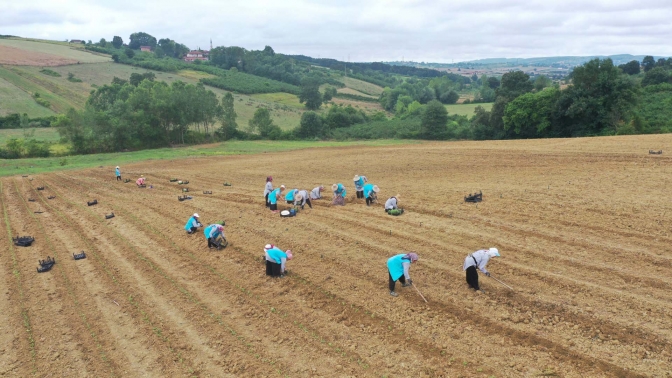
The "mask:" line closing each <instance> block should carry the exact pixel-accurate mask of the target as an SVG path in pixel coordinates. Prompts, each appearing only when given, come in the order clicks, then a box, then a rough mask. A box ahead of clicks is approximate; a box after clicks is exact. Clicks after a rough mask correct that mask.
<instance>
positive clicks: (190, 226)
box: [184, 217, 200, 231]
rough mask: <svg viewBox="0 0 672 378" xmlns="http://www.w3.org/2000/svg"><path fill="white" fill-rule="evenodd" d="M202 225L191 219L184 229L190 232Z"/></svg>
mask: <svg viewBox="0 0 672 378" xmlns="http://www.w3.org/2000/svg"><path fill="white" fill-rule="evenodd" d="M199 226H200V223H198V220H196V218H195V217H191V218H189V220H188V221H187V224H185V225H184V229H185V230H187V231H189V230H190V229H191V228H192V227H199Z"/></svg>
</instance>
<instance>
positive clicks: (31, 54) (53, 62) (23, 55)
mask: <svg viewBox="0 0 672 378" xmlns="http://www.w3.org/2000/svg"><path fill="white" fill-rule="evenodd" d="M76 63H77V60H75V59H68V58H64V57H61V56H58V55H53V54H47V53H43V52H38V51H29V50H23V49H17V48H15V47H10V46H3V45H0V64H7V65H11V66H40V67H51V66H64V65H67V64H76Z"/></svg>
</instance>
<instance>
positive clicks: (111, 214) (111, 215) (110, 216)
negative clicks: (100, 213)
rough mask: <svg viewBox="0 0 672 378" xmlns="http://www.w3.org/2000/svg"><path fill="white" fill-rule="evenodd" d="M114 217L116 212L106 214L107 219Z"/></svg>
mask: <svg viewBox="0 0 672 378" xmlns="http://www.w3.org/2000/svg"><path fill="white" fill-rule="evenodd" d="M112 218H114V213H109V214H107V215H105V219H112Z"/></svg>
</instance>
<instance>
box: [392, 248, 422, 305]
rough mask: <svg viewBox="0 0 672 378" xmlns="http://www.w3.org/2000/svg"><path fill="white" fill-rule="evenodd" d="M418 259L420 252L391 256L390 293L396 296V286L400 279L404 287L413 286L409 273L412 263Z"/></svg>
mask: <svg viewBox="0 0 672 378" xmlns="http://www.w3.org/2000/svg"><path fill="white" fill-rule="evenodd" d="M416 261H418V254H417V253H415V252H409V253H406V254H403V253H402V254H399V255H395V256H392V257H390V258H389V259H388V260H387V270H388V276H389V279H390V295H391V296H393V297H396V296H397V295H398V294H397V293H396V292H395V291H394V286H395V284H396V282H397V280H399V282H401V286H402V287H407V286H411V285H412V284H413V281H412V280H411V276H410V275H409V270H410V269H411V264H412V263H414V262H416Z"/></svg>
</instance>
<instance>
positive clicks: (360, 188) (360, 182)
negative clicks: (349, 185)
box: [352, 175, 369, 198]
mask: <svg viewBox="0 0 672 378" xmlns="http://www.w3.org/2000/svg"><path fill="white" fill-rule="evenodd" d="M352 180H353V181H354V182H355V190H356V191H357V198H365V196H364V184H365V183H366V182H368V181H369V180H368V179H367V178H366V176H358V175H355V177H354V178H353V179H352Z"/></svg>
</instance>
